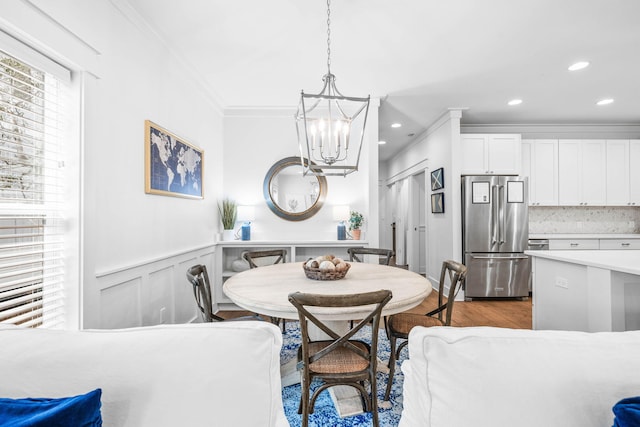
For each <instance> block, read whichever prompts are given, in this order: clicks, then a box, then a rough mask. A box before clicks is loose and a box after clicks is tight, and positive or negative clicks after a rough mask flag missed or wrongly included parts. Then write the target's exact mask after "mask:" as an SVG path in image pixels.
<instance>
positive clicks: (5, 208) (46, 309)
mask: <svg viewBox="0 0 640 427" xmlns="http://www.w3.org/2000/svg"><path fill="white" fill-rule="evenodd" d="M14 42H15V40H14ZM29 54H30V55H33V51H31V52H29ZM27 57H28V58H29V59H31V57H30V56H27ZM40 60H42V58H41V59H40ZM45 60H46V58H45ZM29 62H30V63H29V64H27V63H26V62H23V61H22V60H19V59H17V58H16V57H13V56H11V55H10V54H8V53H5V52H4V51H2V50H0V323H9V324H16V325H22V326H26V327H47V328H49V327H56V326H58V327H60V326H62V324H63V322H64V304H65V300H64V286H63V285H64V280H65V266H64V259H65V258H64V255H65V254H64V248H65V244H64V243H65V234H64V232H65V231H64V223H63V216H64V211H65V202H64V201H65V193H64V191H65V181H64V173H63V168H64V151H63V149H64V147H63V145H62V143H63V139H64V138H63V136H62V133H61V132H62V128H63V125H64V123H65V120H64V117H63V114H62V112H63V102H62V100H63V99H64V97H63V95H64V93H65V92H64V91H65V87H66V86H65V83H66V82H64V81H63V80H61V79H59V78H58V77H57V76H54V75H53V74H51V73H49V72H48V71H45V70H43V69H41V68H42V67H38V65H39V64H38V61H35V62H34V61H29ZM33 63H35V64H36V65H35V66H33V65H30V64H33ZM56 65H57V64H56ZM58 67H59V66H58Z"/></svg>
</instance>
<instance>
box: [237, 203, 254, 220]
mask: <svg viewBox="0 0 640 427" xmlns="http://www.w3.org/2000/svg"><path fill="white" fill-rule="evenodd" d="M254 219H256V208H255V206H249V205H240V206H238V221H253V220H254Z"/></svg>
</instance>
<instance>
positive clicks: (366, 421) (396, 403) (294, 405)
mask: <svg viewBox="0 0 640 427" xmlns="http://www.w3.org/2000/svg"><path fill="white" fill-rule="evenodd" d="M370 337H371V328H369V327H365V329H363V330H362V331H360V332H359V333H358V334H356V335H355V337H354V338H356V339H360V340H362V341H365V342H368V343H370V342H371V339H370ZM282 338H283V345H282V351H281V353H280V363H281V364H284V363H286V362H288V361H289V360H291V359H294V358H296V357H297V353H298V347H300V343H301V339H300V328H299V324H298V322H293V321H287V327H286V332H285V333H284V334H283V336H282ZM389 349H390V345H389V340H388V339H387V336H386V334H385V333H384V330H382V329H381V330H380V331H379V333H378V358H379V359H380V360H382V361H383V362H384V363H386V362H387V361H388V360H389ZM407 355H408V351H407V349H404V350H402V353H401V354H400V360H398V361H396V363H397V364H396V372H395V374H394V376H393V386H392V388H391V396H390V397H389V401H390V402H391V409H382V408H378V418H379V421H380V426H384V427H395V426H397V425H398V423H399V422H400V414H401V412H402V381H403V378H404V376H403V375H402V371H401V370H400V364H401V363H402V361H404V359H406V358H407ZM388 378H389V376H388V375H387V374H385V373H382V372H378V375H377V382H378V404H380V402H381V401H382V399H383V398H384V391H385V389H386V387H387V380H388ZM320 384H321V382H320V380H316V381H314V382H313V383H312V384H311V387H312V392H313V389H314V388H315V387H317V386H319V385H320ZM282 400H283V402H284V412H285V415H286V416H287V419H288V420H289V424H290V425H291V427H298V426H301V425H302V416H301V415H299V414H298V405H299V404H300V384H294V385H291V386H288V387H284V388H283V389H282ZM309 425H310V426H318V427H320V426H322V427H325V426H344V427H347V426H370V425H371V414H370V413H366V412H365V413H363V414H360V415H354V416H352V417H345V418H340V416H339V415H338V412H337V411H336V408H335V406H334V405H333V401H332V400H331V396H330V395H329V391H328V390H325V391H323V392H322V393H321V394H320V396H318V399H317V400H316V404H315V407H314V412H313V414H311V415H310V416H309Z"/></svg>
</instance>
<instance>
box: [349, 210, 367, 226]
mask: <svg viewBox="0 0 640 427" xmlns="http://www.w3.org/2000/svg"><path fill="white" fill-rule="evenodd" d="M363 222H364V217H363V216H362V214H361V213H360V212H357V211H351V218H349V230H360V227H362V223H363Z"/></svg>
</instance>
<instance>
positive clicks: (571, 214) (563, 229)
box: [529, 206, 640, 234]
mask: <svg viewBox="0 0 640 427" xmlns="http://www.w3.org/2000/svg"><path fill="white" fill-rule="evenodd" d="M529 233H530V234H546V233H549V234H563V233H584V234H590V233H611V234H634V233H640V207H626V206H621V207H610V206H601V207H595V206H593V207H591V206H589V207H587V206H530V207H529Z"/></svg>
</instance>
